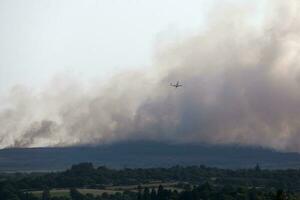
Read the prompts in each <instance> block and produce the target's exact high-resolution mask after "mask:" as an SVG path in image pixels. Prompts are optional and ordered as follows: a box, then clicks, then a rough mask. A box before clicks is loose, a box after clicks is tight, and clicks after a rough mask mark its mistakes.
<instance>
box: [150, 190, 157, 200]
mask: <svg viewBox="0 0 300 200" xmlns="http://www.w3.org/2000/svg"><path fill="white" fill-rule="evenodd" d="M150 196H151V200H156V199H157V194H156V190H155V189H154V188H152V190H151V194H150Z"/></svg>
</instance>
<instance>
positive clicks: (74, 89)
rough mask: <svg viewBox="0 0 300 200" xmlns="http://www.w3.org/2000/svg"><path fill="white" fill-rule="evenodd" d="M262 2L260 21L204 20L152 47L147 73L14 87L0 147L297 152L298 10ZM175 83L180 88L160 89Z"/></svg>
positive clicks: (237, 15)
mask: <svg viewBox="0 0 300 200" xmlns="http://www.w3.org/2000/svg"><path fill="white" fill-rule="evenodd" d="M267 2H268V3H267V6H266V7H265V8H264V9H265V10H264V11H263V13H264V15H263V17H262V19H260V20H258V19H253V15H252V9H253V8H249V7H240V6H235V5H231V6H224V8H222V9H219V8H218V9H216V10H214V11H212V12H211V17H210V20H209V22H207V23H208V26H207V28H206V30H203V31H201V32H200V33H199V34H197V35H193V36H191V37H190V38H185V39H181V40H179V41H174V42H173V43H171V44H170V43H169V44H166V45H161V46H159V47H158V48H157V52H156V57H155V60H154V63H153V67H152V68H151V69H148V70H147V71H146V70H145V71H142V70H140V71H138V70H137V71H124V72H122V73H120V74H118V75H115V76H114V77H113V78H112V79H111V80H109V81H108V82H105V83H101V84H99V85H94V86H90V87H85V84H83V83H81V82H80V81H78V80H76V79H72V78H67V77H64V76H63V75H62V76H60V77H56V78H54V79H53V81H52V82H50V83H49V84H48V86H47V87H45V88H42V89H41V90H39V91H34V90H33V91H32V90H30V89H28V88H26V87H22V86H16V87H14V88H12V90H11V92H10V94H9V95H8V96H4V97H3V96H2V97H1V99H0V102H1V105H2V106H1V107H0V126H1V129H0V147H2V148H3V147H11V146H16V147H32V146H66V145H74V144H98V143H110V142H114V141H121V140H132V139H134V140H135V139H143V140H147V139H149V140H163V141H171V142H207V143H214V144H219V143H220V144H232V143H233V144H235V143H237V144H241V145H258V146H264V147H270V148H275V149H278V150H287V151H298V152H299V151H300V148H299V144H300V139H299V136H300V123H299V122H300V65H299V64H300V58H299V50H300V45H299V44H300V43H299V42H300V34H299V33H300V16H299V12H297V11H298V10H299V6H300V3H299V2H298V1H296V0H290V1H267ZM258 21H259V23H258ZM116 59H118V58H116ZM176 80H180V81H182V83H183V84H184V87H183V88H178V89H174V88H170V87H169V86H168V85H169V83H170V82H173V81H176Z"/></svg>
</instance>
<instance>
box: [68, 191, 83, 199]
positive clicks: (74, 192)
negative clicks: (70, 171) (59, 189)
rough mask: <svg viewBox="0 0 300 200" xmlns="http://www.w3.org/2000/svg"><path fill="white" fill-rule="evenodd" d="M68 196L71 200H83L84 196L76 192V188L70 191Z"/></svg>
mask: <svg viewBox="0 0 300 200" xmlns="http://www.w3.org/2000/svg"><path fill="white" fill-rule="evenodd" d="M70 196H71V199H72V200H84V199H85V198H84V195H82V194H81V193H80V192H78V191H77V190H76V188H71V189H70Z"/></svg>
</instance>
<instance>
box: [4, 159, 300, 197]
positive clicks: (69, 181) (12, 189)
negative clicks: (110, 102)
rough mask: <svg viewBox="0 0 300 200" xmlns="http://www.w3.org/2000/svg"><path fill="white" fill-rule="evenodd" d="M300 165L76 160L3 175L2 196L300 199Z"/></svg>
mask: <svg viewBox="0 0 300 200" xmlns="http://www.w3.org/2000/svg"><path fill="white" fill-rule="evenodd" d="M299 188H300V170H298V169H293V170H292V169H291V170H264V169H261V168H260V167H259V166H258V165H257V166H256V167H254V168H253V169H238V170H229V169H218V168H209V167H205V166H191V167H181V166H175V167H171V168H149V169H128V168H125V169H121V170H116V169H108V168H106V167H103V166H102V167H98V168H95V167H94V166H93V165H92V164H91V163H81V164H78V165H73V166H72V167H71V168H70V169H68V170H66V171H63V172H55V173H54V172H53V173H29V174H26V173H18V174H1V175H0V199H1V200H169V199H172V200H200V199H203V200H204V199H211V200H223V199H225V200H227V199H240V200H243V199H245V200H260V199H261V200H262V199H266V200H280V199H287V198H288V199H300V193H299Z"/></svg>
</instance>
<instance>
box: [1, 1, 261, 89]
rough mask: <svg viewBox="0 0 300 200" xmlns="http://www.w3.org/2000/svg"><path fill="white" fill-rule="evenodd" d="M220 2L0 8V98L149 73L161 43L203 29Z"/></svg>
mask: <svg viewBox="0 0 300 200" xmlns="http://www.w3.org/2000/svg"><path fill="white" fill-rule="evenodd" d="M220 2H223V1H222V0H219V1H218V0H188V1H186V0H185V1H183V0H181V1H174V0H163V1H161V0H151V1H149V0H88V1H87V0H72V1H70V0H28V1H23V0H13V1H12V0H1V1H0V27H1V31H0V44H1V45H0V93H1V92H2V93H3V92H4V91H6V90H8V89H9V88H11V86H13V85H15V84H21V85H25V86H29V87H34V88H39V87H42V86H43V84H45V82H47V81H48V80H49V79H51V78H52V77H53V76H55V75H57V74H60V73H71V74H72V76H77V78H78V77H80V78H82V79H100V78H101V79H103V78H104V79H105V78H108V77H110V76H111V75H112V74H114V73H116V72H119V71H120V70H122V69H127V68H145V67H147V66H150V65H151V63H152V58H153V52H154V49H155V48H156V45H157V44H158V43H159V42H158V41H168V40H172V39H174V38H176V37H182V36H185V35H189V34H193V33H195V32H197V31H198V30H200V29H203V28H205V22H206V21H207V17H208V16H209V15H208V12H209V10H210V9H211V7H212V6H214V7H215V6H217V5H218V3H220ZM227 2H242V3H250V2H251V3H252V4H253V2H254V1H246V0H231V1H227ZM257 2H261V1H257Z"/></svg>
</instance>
